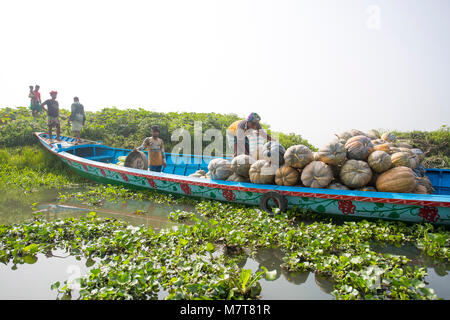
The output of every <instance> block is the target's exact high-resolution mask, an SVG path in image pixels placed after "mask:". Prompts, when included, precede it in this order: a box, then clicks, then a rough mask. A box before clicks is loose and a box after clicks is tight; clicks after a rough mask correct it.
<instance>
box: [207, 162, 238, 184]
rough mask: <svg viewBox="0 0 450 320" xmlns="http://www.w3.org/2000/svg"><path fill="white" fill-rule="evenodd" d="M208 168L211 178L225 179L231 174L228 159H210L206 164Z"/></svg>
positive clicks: (231, 170)
mask: <svg viewBox="0 0 450 320" xmlns="http://www.w3.org/2000/svg"><path fill="white" fill-rule="evenodd" d="M208 170H209V172H210V174H211V179H213V180H226V179H227V178H228V177H229V176H231V175H232V174H233V169H232V168H231V163H230V161H228V160H227V159H223V158H216V159H213V160H211V161H210V162H209V164H208Z"/></svg>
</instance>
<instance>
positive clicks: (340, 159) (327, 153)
mask: <svg viewBox="0 0 450 320" xmlns="http://www.w3.org/2000/svg"><path fill="white" fill-rule="evenodd" d="M317 153H318V154H319V159H320V161H322V162H325V163H326V164H331V165H341V164H342V163H344V161H345V160H346V158H347V149H345V146H344V145H343V144H342V143H340V142H339V141H332V142H330V143H328V144H327V145H326V146H324V147H322V148H320V149H319V151H318V152H317Z"/></svg>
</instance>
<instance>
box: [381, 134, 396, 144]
mask: <svg viewBox="0 0 450 320" xmlns="http://www.w3.org/2000/svg"><path fill="white" fill-rule="evenodd" d="M381 139H383V140H384V141H388V142H395V141H396V140H397V137H396V136H395V135H394V134H393V133H392V132H385V133H383V134H382V135H381Z"/></svg>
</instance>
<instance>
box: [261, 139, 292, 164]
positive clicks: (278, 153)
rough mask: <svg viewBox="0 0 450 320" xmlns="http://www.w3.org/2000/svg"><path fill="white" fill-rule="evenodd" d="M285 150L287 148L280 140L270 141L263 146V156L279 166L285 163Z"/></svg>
mask: <svg viewBox="0 0 450 320" xmlns="http://www.w3.org/2000/svg"><path fill="white" fill-rule="evenodd" d="M285 152H286V150H285V149H284V147H283V146H282V145H281V144H280V143H279V142H277V141H269V142H267V143H266V144H264V146H263V150H262V156H263V159H265V160H267V161H270V162H271V163H273V164H275V165H278V167H279V166H281V165H283V164H284V154H285Z"/></svg>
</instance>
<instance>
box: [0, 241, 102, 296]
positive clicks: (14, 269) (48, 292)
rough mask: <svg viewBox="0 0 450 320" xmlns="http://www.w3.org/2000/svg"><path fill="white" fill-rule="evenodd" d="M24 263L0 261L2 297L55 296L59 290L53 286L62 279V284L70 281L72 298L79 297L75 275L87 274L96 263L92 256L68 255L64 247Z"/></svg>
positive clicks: (31, 258) (0, 294)
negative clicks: (52, 287)
mask: <svg viewBox="0 0 450 320" xmlns="http://www.w3.org/2000/svg"><path fill="white" fill-rule="evenodd" d="M29 257H30V259H26V260H25V263H24V264H14V263H12V262H10V263H8V264H7V265H4V264H0V283H1V290H0V300H17V299H20V300H33V299H42V300H49V299H51V300H54V299H57V298H60V299H63V298H69V297H63V296H61V297H58V292H57V291H56V290H52V289H51V288H50V287H51V285H52V284H53V283H55V282H57V281H59V282H60V283H61V284H62V283H63V282H64V281H65V280H68V281H70V283H71V285H72V288H73V291H72V296H71V298H72V299H78V298H79V290H78V287H77V283H76V281H75V279H77V278H79V277H81V276H83V275H86V274H87V273H88V270H89V269H90V268H91V267H92V266H93V264H94V261H93V260H92V259H84V258H81V259H80V260H77V259H76V258H75V257H74V256H70V255H67V254H66V253H65V252H64V251H62V250H55V251H49V252H47V253H46V254H42V253H39V254H37V255H36V256H33V257H32V256H29Z"/></svg>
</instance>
